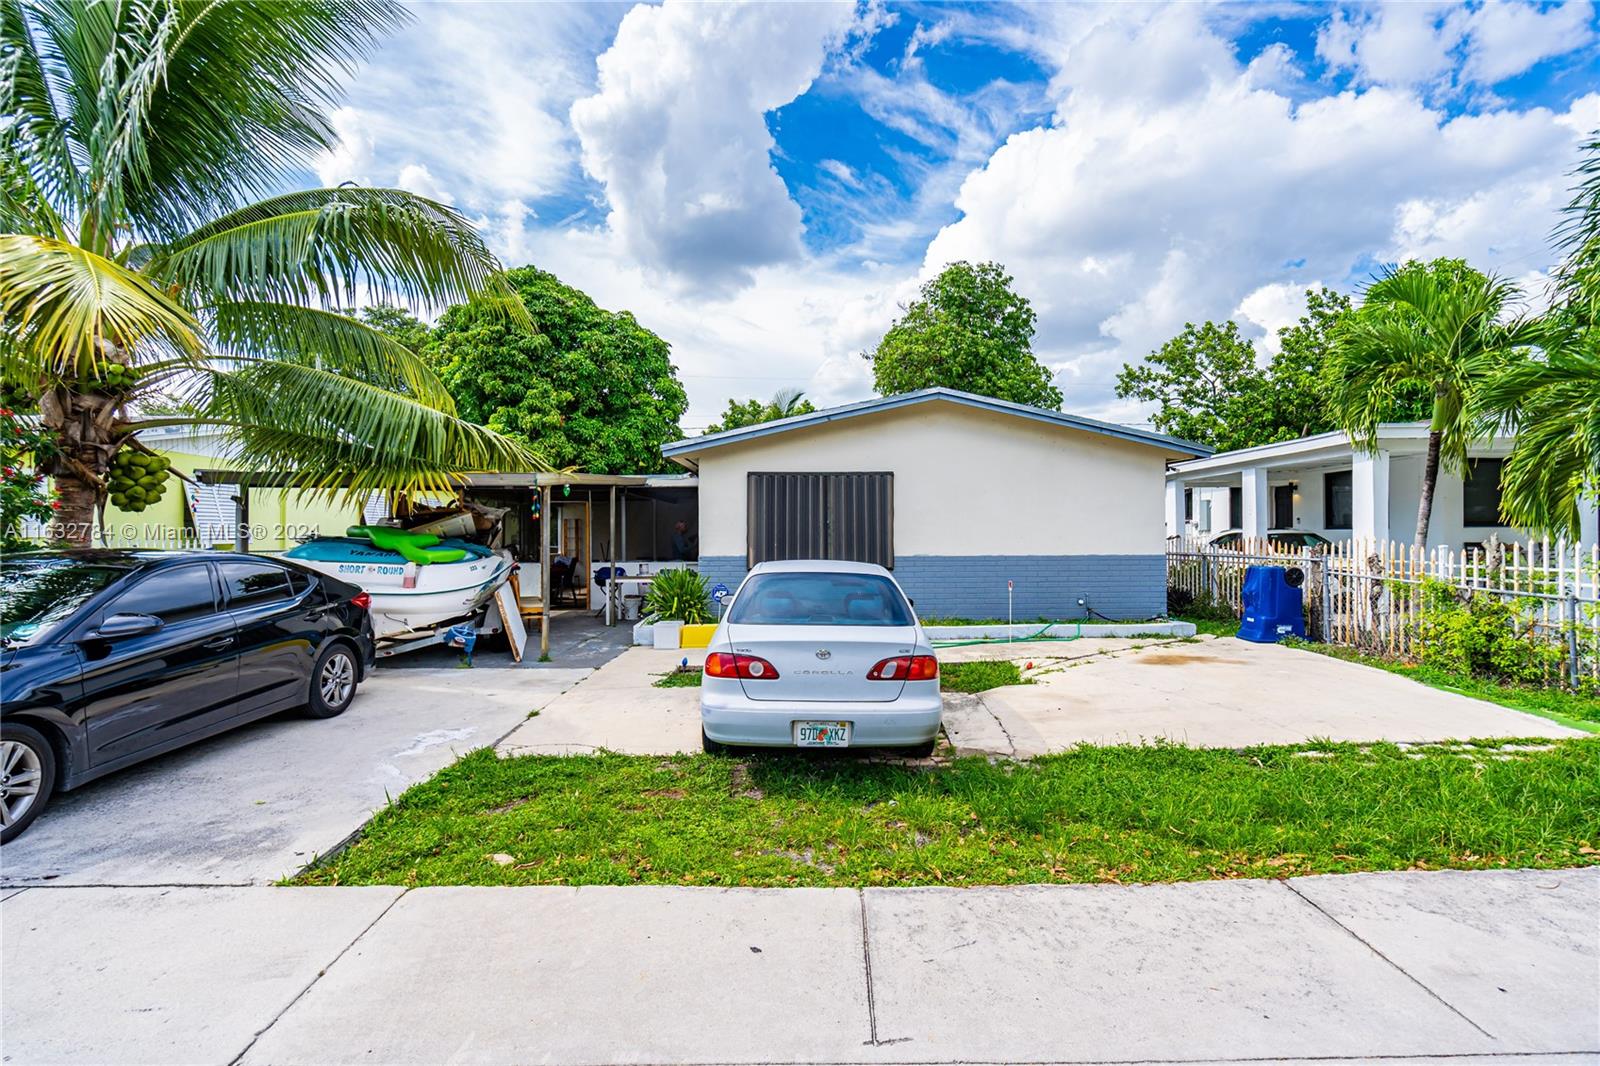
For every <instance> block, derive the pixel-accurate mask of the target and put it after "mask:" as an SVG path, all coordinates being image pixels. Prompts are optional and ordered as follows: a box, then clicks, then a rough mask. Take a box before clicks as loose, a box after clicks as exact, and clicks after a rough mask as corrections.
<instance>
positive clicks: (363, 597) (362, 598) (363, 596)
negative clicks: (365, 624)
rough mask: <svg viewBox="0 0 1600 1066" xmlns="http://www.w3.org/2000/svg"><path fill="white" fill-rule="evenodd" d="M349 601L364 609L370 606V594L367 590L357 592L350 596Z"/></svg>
mask: <svg viewBox="0 0 1600 1066" xmlns="http://www.w3.org/2000/svg"><path fill="white" fill-rule="evenodd" d="M350 603H351V604H352V605H354V606H356V607H359V608H361V609H362V610H363V611H365V610H366V609H367V608H369V607H371V606H372V594H371V593H369V592H358V593H356V594H355V595H354V596H351V597H350Z"/></svg>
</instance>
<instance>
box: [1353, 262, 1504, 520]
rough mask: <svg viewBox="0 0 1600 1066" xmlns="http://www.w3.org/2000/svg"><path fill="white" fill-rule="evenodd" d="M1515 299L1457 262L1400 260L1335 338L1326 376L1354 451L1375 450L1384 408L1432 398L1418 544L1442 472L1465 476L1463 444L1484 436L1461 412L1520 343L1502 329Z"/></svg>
mask: <svg viewBox="0 0 1600 1066" xmlns="http://www.w3.org/2000/svg"><path fill="white" fill-rule="evenodd" d="M1516 295H1517V290H1516V289H1515V287H1514V286H1512V285H1511V284H1510V283H1508V282H1506V281H1503V280H1499V279H1496V278H1491V277H1487V276H1485V275H1483V274H1481V273H1479V272H1478V271H1476V270H1473V269H1472V268H1471V267H1469V266H1467V265H1466V264H1465V263H1464V262H1462V261H1461V260H1456V259H1437V260H1434V261H1433V262H1432V263H1429V264H1422V263H1416V262H1410V263H1406V264H1405V265H1404V266H1402V267H1398V268H1393V269H1390V270H1388V271H1386V272H1385V273H1384V274H1383V275H1382V276H1381V277H1380V278H1379V279H1378V280H1377V281H1375V282H1373V283H1372V285H1370V286H1369V287H1368V288H1367V291H1366V294H1365V299H1364V300H1363V302H1362V305H1361V307H1360V308H1358V309H1357V310H1355V311H1354V312H1352V313H1351V314H1350V315H1349V316H1347V317H1346V319H1345V321H1344V322H1343V323H1341V324H1340V326H1339V328H1338V330H1337V331H1336V333H1335V335H1334V342H1333V346H1332V359H1331V361H1330V368H1329V369H1330V374H1331V376H1332V381H1333V401H1334V409H1335V415H1336V417H1337V419H1338V421H1339V424H1340V425H1341V426H1343V427H1344V429H1345V430H1346V431H1347V432H1349V434H1350V438H1351V440H1352V441H1353V442H1354V443H1355V444H1356V446H1357V447H1359V448H1362V449H1364V450H1367V451H1376V450H1377V447H1378V427H1379V425H1380V424H1381V423H1382V419H1383V416H1384V412H1385V411H1388V410H1392V409H1393V406H1394V404H1395V402H1396V400H1397V398H1399V397H1401V396H1403V395H1404V394H1405V393H1406V392H1407V391H1408V390H1412V391H1414V390H1418V389H1421V390H1425V392H1426V394H1427V395H1430V396H1432V398H1433V414H1432V418H1431V420H1430V422H1429V425H1428V451H1427V458H1426V460H1425V462H1424V464H1423V469H1422V498H1421V500H1420V501H1419V503H1418V505H1417V537H1416V542H1417V544H1419V545H1421V546H1422V547H1427V544H1428V524H1429V519H1430V518H1431V517H1432V514H1433V496H1434V489H1435V487H1436V486H1437V484H1438V480H1439V468H1440V467H1441V466H1443V467H1444V468H1445V469H1448V470H1451V471H1454V472H1456V473H1465V472H1466V468H1467V448H1468V446H1469V445H1470V444H1471V443H1472V441H1473V440H1474V439H1475V438H1476V437H1477V436H1478V435H1479V434H1480V433H1481V426H1480V423H1479V422H1478V420H1476V419H1475V418H1473V417H1472V416H1471V414H1470V413H1469V411H1468V404H1469V401H1470V399H1471V397H1472V394H1473V391H1474V390H1475V389H1476V388H1477V386H1478V385H1479V384H1481V383H1482V382H1483V381H1485V380H1486V379H1487V378H1488V377H1489V376H1490V375H1491V374H1492V373H1494V372H1495V371H1496V370H1498V369H1500V368H1501V367H1503V366H1504V365H1505V364H1506V363H1507V362H1508V361H1509V360H1510V359H1511V357H1512V352H1513V350H1514V349H1515V348H1516V347H1517V346H1518V345H1520V344H1523V343H1526V342H1527V337H1526V333H1527V327H1526V326H1525V325H1523V324H1521V323H1513V324H1510V325H1504V324H1502V323H1501V322H1500V321H1499V318H1500V314H1501V311H1502V310H1503V309H1504V308H1505V306H1506V304H1507V303H1508V302H1509V301H1510V300H1512V299H1513V298H1514V297H1515V296H1516Z"/></svg>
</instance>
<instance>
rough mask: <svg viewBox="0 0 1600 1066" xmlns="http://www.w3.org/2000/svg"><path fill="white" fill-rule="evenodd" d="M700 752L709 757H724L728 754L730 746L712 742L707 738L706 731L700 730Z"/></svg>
mask: <svg viewBox="0 0 1600 1066" xmlns="http://www.w3.org/2000/svg"><path fill="white" fill-rule="evenodd" d="M700 750H701V751H703V752H705V753H706V754H707V755H723V754H726V753H727V751H728V745H726V744H724V743H722V742H721V741H716V740H712V739H711V738H710V737H708V736H706V731H705V729H704V728H702V729H701V730H700Z"/></svg>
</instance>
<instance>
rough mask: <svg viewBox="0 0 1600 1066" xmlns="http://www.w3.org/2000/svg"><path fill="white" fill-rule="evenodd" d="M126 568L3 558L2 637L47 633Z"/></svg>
mask: <svg viewBox="0 0 1600 1066" xmlns="http://www.w3.org/2000/svg"><path fill="white" fill-rule="evenodd" d="M127 572H128V571H127V570H126V569H125V568H123V567H117V566H101V565H99V564H96V563H85V562H79V561H78V560H76V559H18V558H11V559H0V637H4V638H5V639H6V641H7V642H9V643H20V644H26V643H27V642H28V641H30V640H34V639H36V638H38V637H42V636H44V634H45V633H47V632H48V631H49V630H50V629H52V628H53V627H54V626H55V625H56V623H58V622H61V621H64V620H65V619H66V618H68V617H69V616H70V615H71V614H72V613H73V612H74V611H76V610H77V609H78V608H79V607H81V606H83V604H84V603H85V602H86V601H87V600H88V599H89V597H91V596H93V595H94V594H95V593H97V592H99V591H100V590H101V589H103V588H105V587H106V586H108V585H110V584H111V583H112V582H113V581H116V580H117V579H118V578H120V577H122V576H123V575H124V574H126V573H127Z"/></svg>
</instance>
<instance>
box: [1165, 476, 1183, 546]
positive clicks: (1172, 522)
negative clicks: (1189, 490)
mask: <svg viewBox="0 0 1600 1066" xmlns="http://www.w3.org/2000/svg"><path fill="white" fill-rule="evenodd" d="M1183 489H1184V484H1183V481H1182V480H1181V479H1179V478H1172V479H1170V480H1169V481H1168V482H1167V536H1169V537H1181V536H1183V535H1184V534H1185V533H1187V532H1188V528H1187V521H1186V520H1187V518H1188V515H1186V514H1185V513H1184V508H1183Z"/></svg>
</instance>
